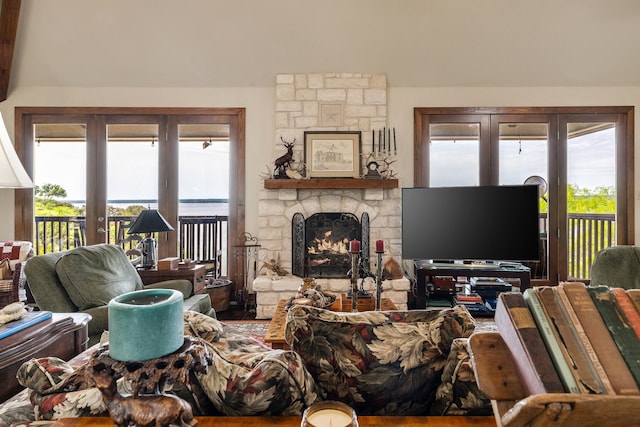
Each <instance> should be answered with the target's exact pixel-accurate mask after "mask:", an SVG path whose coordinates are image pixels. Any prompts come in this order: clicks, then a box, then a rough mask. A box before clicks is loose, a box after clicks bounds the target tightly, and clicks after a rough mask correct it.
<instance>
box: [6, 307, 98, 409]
mask: <svg viewBox="0 0 640 427" xmlns="http://www.w3.org/2000/svg"><path fill="white" fill-rule="evenodd" d="M89 320H91V316H90V315H88V314H85V313H53V315H52V318H51V321H45V322H42V323H38V324H35V325H33V326H31V327H30V328H27V329H24V330H22V331H19V332H16V333H15V334H13V335H9V336H8V337H5V338H2V339H0V384H2V387H0V402H4V401H5V400H7V399H8V398H10V397H11V396H13V395H14V394H16V393H18V392H19V391H20V390H22V386H21V385H20V384H18V381H17V379H16V373H17V372H18V369H19V368H20V366H21V365H22V364H23V363H24V362H26V361H28V360H30V359H32V358H38V357H49V356H52V357H59V358H60V359H63V360H69V359H71V358H72V357H74V356H75V355H77V354H79V353H82V352H83V351H84V350H86V349H87V343H88V342H89V328H88V323H89Z"/></svg>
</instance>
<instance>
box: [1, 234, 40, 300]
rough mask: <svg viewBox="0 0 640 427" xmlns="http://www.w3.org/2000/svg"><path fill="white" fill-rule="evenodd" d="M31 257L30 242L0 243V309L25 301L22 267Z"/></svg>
mask: <svg viewBox="0 0 640 427" xmlns="http://www.w3.org/2000/svg"><path fill="white" fill-rule="evenodd" d="M32 256H33V245H32V244H31V242H25V241H0V307H4V306H5V305H7V304H10V303H12V302H17V301H20V300H24V299H26V298H25V297H24V296H22V297H21V293H22V292H23V291H24V274H23V271H22V266H23V264H24V263H25V262H26V261H27V259H29V258H31V257H32Z"/></svg>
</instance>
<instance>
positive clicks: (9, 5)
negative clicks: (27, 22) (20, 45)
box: [0, 0, 22, 102]
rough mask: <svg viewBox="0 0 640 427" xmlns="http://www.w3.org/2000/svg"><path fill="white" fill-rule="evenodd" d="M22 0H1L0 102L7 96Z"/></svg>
mask: <svg viewBox="0 0 640 427" xmlns="http://www.w3.org/2000/svg"><path fill="white" fill-rule="evenodd" d="M21 1H22V0H2V6H1V7H0V102H2V101H4V100H5V99H7V96H8V94H9V77H10V75H11V63H12V61H13V49H14V47H15V44H16V33H17V31H18V18H19V16H20V3H21Z"/></svg>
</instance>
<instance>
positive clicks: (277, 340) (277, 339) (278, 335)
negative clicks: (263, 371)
mask: <svg viewBox="0 0 640 427" xmlns="http://www.w3.org/2000/svg"><path fill="white" fill-rule="evenodd" d="M288 302H289V299H281V300H280V301H279V302H278V306H277V307H276V311H275V313H273V318H272V319H271V322H270V323H269V328H268V329H267V333H266V334H265V336H264V342H265V343H268V344H271V348H273V349H283V350H290V349H291V348H290V347H289V344H287V342H286V340H285V339H284V327H285V325H286V323H287V310H286V307H287V303H288ZM380 308H381V309H382V310H383V311H387V310H397V307H396V306H395V305H394V304H393V302H391V300H390V299H389V298H382V300H381V301H380ZM329 310H332V311H343V312H347V311H351V310H350V309H348V310H347V309H346V307H343V306H342V302H341V300H340V298H338V299H336V301H335V302H334V303H333V304H332V305H331V306H330V307H329Z"/></svg>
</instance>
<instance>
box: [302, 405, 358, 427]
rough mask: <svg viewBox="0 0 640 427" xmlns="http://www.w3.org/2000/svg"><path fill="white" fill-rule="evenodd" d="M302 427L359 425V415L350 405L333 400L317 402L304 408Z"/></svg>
mask: <svg viewBox="0 0 640 427" xmlns="http://www.w3.org/2000/svg"><path fill="white" fill-rule="evenodd" d="M300 425H301V426H302V427H347V426H357V425H358V416H357V415H356V412H355V411H354V410H353V408H351V407H350V406H349V405H347V404H345V403H342V402H336V401H332V400H325V401H322V402H316V403H314V404H313V405H311V406H309V407H308V408H307V409H305V410H304V412H303V414H302V423H301V424H300Z"/></svg>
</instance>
